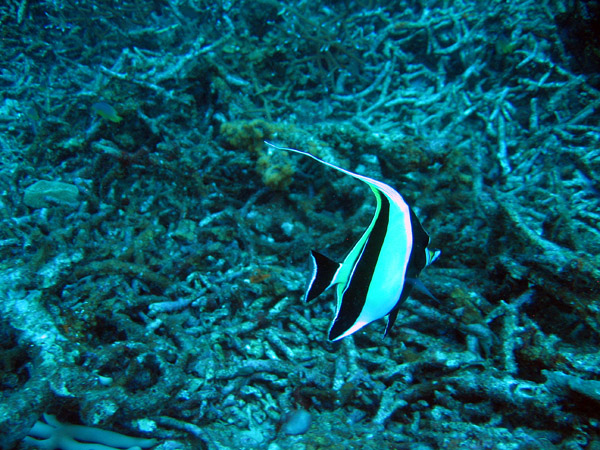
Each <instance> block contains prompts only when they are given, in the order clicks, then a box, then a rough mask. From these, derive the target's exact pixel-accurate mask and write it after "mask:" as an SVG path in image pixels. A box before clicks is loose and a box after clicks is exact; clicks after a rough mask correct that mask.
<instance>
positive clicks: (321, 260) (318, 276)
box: [304, 250, 341, 302]
mask: <svg viewBox="0 0 600 450" xmlns="http://www.w3.org/2000/svg"><path fill="white" fill-rule="evenodd" d="M310 263H311V274H312V275H311V277H310V280H309V281H308V285H307V286H306V294H305V295H304V301H307V302H308V301H310V300H312V299H314V298H317V297H318V296H319V295H321V293H322V292H323V291H325V290H326V289H327V288H328V287H330V286H331V285H332V284H333V279H334V278H335V274H336V273H337V271H338V269H339V268H340V265H341V264H339V263H336V262H335V261H333V260H331V259H329V258H328V257H327V256H325V255H322V254H321V253H319V252H316V251H314V250H312V251H311V252H310Z"/></svg>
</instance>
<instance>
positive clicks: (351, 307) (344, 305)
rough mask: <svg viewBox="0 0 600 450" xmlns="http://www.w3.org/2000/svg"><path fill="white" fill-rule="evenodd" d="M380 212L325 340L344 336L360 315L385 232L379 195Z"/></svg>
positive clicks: (385, 204)
mask: <svg viewBox="0 0 600 450" xmlns="http://www.w3.org/2000/svg"><path fill="white" fill-rule="evenodd" d="M379 195H380V197H381V209H380V210H379V215H378V216H377V220H376V221H375V225H374V226H373V229H372V230H371V233H370V234H369V238H368V239H367V242H366V243H365V247H364V249H363V252H362V254H361V255H360V257H359V258H358V261H357V262H356V265H355V267H354V271H353V273H352V277H351V279H350V281H349V283H348V286H347V287H346V290H345V291H344V293H343V294H342V301H341V305H340V310H339V311H338V314H337V317H336V320H335V322H334V323H333V325H332V326H331V329H330V330H329V339H331V340H334V339H336V338H338V337H339V336H341V335H342V334H344V333H345V332H346V331H348V329H350V328H351V327H352V325H354V323H356V320H357V319H358V316H360V313H361V312H362V310H363V308H364V306H365V301H366V299H367V292H368V291H369V286H370V285H371V279H372V278H373V273H374V271H375V266H376V264H377V260H378V258H379V254H380V253H381V247H382V246H383V241H384V240H385V236H386V234H387V231H388V225H389V216H390V202H389V199H388V198H387V197H386V196H385V195H382V194H379Z"/></svg>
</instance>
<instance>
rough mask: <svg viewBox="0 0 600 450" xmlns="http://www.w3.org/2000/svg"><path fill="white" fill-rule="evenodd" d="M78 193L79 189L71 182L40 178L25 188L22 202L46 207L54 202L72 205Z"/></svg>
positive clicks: (32, 205) (36, 206) (33, 206)
mask: <svg viewBox="0 0 600 450" xmlns="http://www.w3.org/2000/svg"><path fill="white" fill-rule="evenodd" d="M78 195H79V189H77V187H76V186H75V185H73V184H68V183H63V182H61V181H45V180H40V181H38V182H36V183H34V184H32V185H31V186H29V187H28V188H27V189H25V194H24V196H23V202H24V203H25V204H26V205H27V206H30V207H32V208H47V207H48V206H52V205H53V204H56V203H58V204H63V205H74V204H76V202H77V197H78Z"/></svg>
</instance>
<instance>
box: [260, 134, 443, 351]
mask: <svg viewBox="0 0 600 450" xmlns="http://www.w3.org/2000/svg"><path fill="white" fill-rule="evenodd" d="M265 144H267V145H268V146H270V147H272V148H275V149H278V150H286V151H290V152H295V153H299V154H301V155H305V156H308V157H310V158H312V159H314V160H316V161H318V162H320V163H321V164H324V165H326V166H329V167H331V168H333V169H335V170H338V171H340V172H343V173H345V174H347V175H350V176H351V177H354V178H357V179H359V180H361V181H363V182H364V183H366V184H367V185H368V186H369V187H370V188H371V190H372V191H373V194H375V199H376V200H377V207H376V209H375V215H374V216H373V219H372V220H371V223H370V224H369V226H368V227H367V229H366V230H365V232H364V233H363V235H362V236H361V238H360V239H359V240H358V242H357V243H356V244H355V245H354V247H352V250H350V253H348V255H347V256H346V258H345V259H344V261H343V262H342V263H337V262H335V261H332V260H331V259H329V258H327V257H326V256H324V255H322V254H320V253H319V252H316V251H314V250H313V251H311V268H312V273H311V278H310V280H309V282H308V284H307V288H306V293H305V295H304V299H305V301H310V300H312V299H314V298H316V297H317V296H319V295H320V294H321V293H322V292H324V291H325V290H327V289H328V288H330V287H331V286H333V285H337V288H336V294H337V307H336V312H335V318H334V319H333V323H332V324H331V327H330V328H329V339H330V340H332V341H337V340H338V339H342V338H344V337H346V336H349V335H351V334H352V333H354V332H356V331H358V330H360V329H361V328H362V327H364V326H365V325H367V324H369V323H371V322H373V321H375V320H377V319H380V318H382V317H384V316H388V323H387V327H386V329H385V334H384V336H386V335H387V333H388V332H389V331H390V329H391V327H392V325H393V324H394V322H395V320H396V317H397V316H398V311H399V309H400V305H401V304H402V302H403V301H404V300H405V299H406V298H407V297H408V296H409V294H410V292H411V291H412V289H413V287H415V285H417V284H418V281H417V277H418V276H419V273H420V272H421V270H423V269H424V268H425V266H428V265H429V264H431V263H432V262H433V261H435V260H436V259H437V257H438V256H439V255H440V251H439V250H430V249H429V248H428V247H427V246H428V245H429V235H428V234H427V233H426V232H425V230H424V229H423V226H422V225H421V223H420V222H419V219H417V216H416V215H415V213H414V212H413V210H412V209H411V207H410V206H409V205H408V204H407V203H406V202H405V201H404V199H403V198H402V196H401V195H400V194H399V193H398V192H397V191H396V190H395V189H393V188H392V187H390V186H388V185H387V184H385V183H382V182H381V181H377V180H374V179H373V178H369V177H366V176H364V175H359V174H357V173H354V172H351V171H349V170H346V169H342V168H341V167H338V166H336V165H335V164H331V163H328V162H326V161H323V160H321V159H319V158H317V157H316V156H314V155H311V154H310V153H307V152H303V151H301V150H296V149H293V148H285V147H278V146H276V145H273V144H271V143H269V142H265Z"/></svg>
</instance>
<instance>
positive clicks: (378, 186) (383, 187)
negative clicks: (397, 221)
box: [263, 141, 398, 201]
mask: <svg viewBox="0 0 600 450" xmlns="http://www.w3.org/2000/svg"><path fill="white" fill-rule="evenodd" d="M263 142H264V143H265V144H267V145H268V146H269V147H271V148H274V149H277V150H286V151H288V152H294V153H299V154H300V155H304V156H308V157H309V158H312V159H314V160H315V161H317V162H320V163H321V164H323V165H325V166H329V167H331V168H332V169H335V170H337V171H340V172H342V173H345V174H346V175H350V176H351V177H353V178H356V179H357V180H361V181H362V182H364V183H366V184H368V185H369V186H370V187H371V189H373V190H374V191H375V190H378V191H381V192H383V193H384V194H385V195H387V196H391V197H394V194H396V196H398V193H397V192H396V191H395V190H394V189H392V188H391V187H390V186H388V185H387V184H385V183H382V182H381V181H377V180H375V179H373V178H369V177H366V176H364V175H360V174H358V173H354V172H352V171H350V170H347V169H343V168H342V167H340V166H336V165H335V164H333V163H330V162H327V161H324V160H322V159H321V158H317V157H316V156H315V155H313V154H311V153H308V152H304V151H302V150H297V149H295V148H289V147H280V146H278V145H275V144H271V143H270V142H267V141H263ZM391 200H392V201H394V200H395V199H394V198H391Z"/></svg>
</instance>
